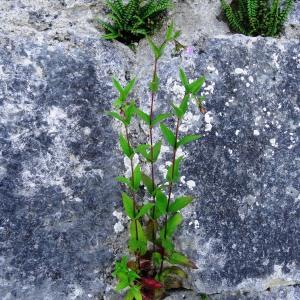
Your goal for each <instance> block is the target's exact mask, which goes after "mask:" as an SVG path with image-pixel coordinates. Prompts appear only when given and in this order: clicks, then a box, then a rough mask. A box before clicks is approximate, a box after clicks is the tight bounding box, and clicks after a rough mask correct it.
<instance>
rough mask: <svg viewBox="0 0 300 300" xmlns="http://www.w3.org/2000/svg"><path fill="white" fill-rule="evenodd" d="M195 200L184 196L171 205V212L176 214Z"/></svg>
mask: <svg viewBox="0 0 300 300" xmlns="http://www.w3.org/2000/svg"><path fill="white" fill-rule="evenodd" d="M192 200H193V198H192V197H189V196H183V197H179V198H177V199H175V201H174V202H173V203H172V204H171V205H170V207H169V212H172V213H175V212H177V211H179V210H181V209H182V208H184V207H186V206H187V205H189V204H190V203H191V202H192Z"/></svg>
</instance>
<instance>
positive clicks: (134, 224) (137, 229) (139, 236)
mask: <svg viewBox="0 0 300 300" xmlns="http://www.w3.org/2000/svg"><path fill="white" fill-rule="evenodd" d="M130 233H131V237H132V238H134V239H136V240H138V241H140V242H143V243H147V239H146V236H145V233H144V230H143V228H142V225H141V223H140V222H139V221H138V220H134V221H131V223H130Z"/></svg>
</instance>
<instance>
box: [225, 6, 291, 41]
mask: <svg viewBox="0 0 300 300" xmlns="http://www.w3.org/2000/svg"><path fill="white" fill-rule="evenodd" d="M221 4H222V8H223V11H224V13H225V15H226V18H227V21H228V24H229V26H230V28H231V29H232V30H233V31H234V32H238V33H242V34H245V35H250V36H258V35H262V36H272V37H274V36H277V35H278V34H279V33H280V32H281V30H282V27H283V24H284V22H285V21H286V19H287V17H288V15H289V13H290V12H291V10H292V8H293V0H285V1H281V0H270V1H266V0H234V1H233V2H232V3H231V4H229V3H227V2H226V0H221Z"/></svg>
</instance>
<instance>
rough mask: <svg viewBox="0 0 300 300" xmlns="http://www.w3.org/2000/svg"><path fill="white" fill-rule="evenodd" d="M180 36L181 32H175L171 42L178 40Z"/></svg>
mask: <svg viewBox="0 0 300 300" xmlns="http://www.w3.org/2000/svg"><path fill="white" fill-rule="evenodd" d="M180 35H181V31H180V30H178V31H176V32H175V33H174V35H173V40H176V39H178V38H179V37H180Z"/></svg>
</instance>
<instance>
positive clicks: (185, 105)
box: [179, 95, 190, 117]
mask: <svg viewBox="0 0 300 300" xmlns="http://www.w3.org/2000/svg"><path fill="white" fill-rule="evenodd" d="M189 101H190V96H189V95H185V96H184V98H183V100H182V101H181V103H180V106H179V108H180V110H181V111H182V113H183V115H182V117H183V116H184V115H185V113H186V112H187V110H188V107H189Z"/></svg>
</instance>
